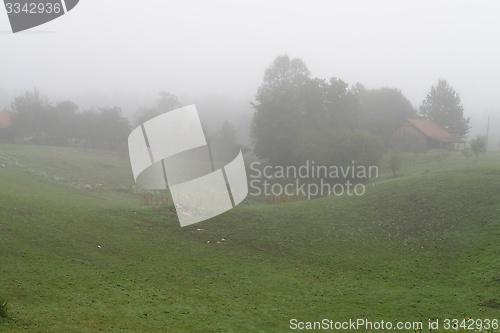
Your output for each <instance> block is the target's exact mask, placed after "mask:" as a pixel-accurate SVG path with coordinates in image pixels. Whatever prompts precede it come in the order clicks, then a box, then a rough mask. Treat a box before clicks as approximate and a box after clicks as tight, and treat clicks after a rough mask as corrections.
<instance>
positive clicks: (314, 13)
mask: <svg viewBox="0 0 500 333" xmlns="http://www.w3.org/2000/svg"><path fill="white" fill-rule="evenodd" d="M499 15H500V1H495V0H491V1H475V2H473V1H451V0H447V1H439V0H433V1H427V0H426V1H421V0H420V1H396V0H394V1H387V0H386V1H373V0H371V1H369V0H367V1H333V0H330V1H314V0H313V1H272V0H267V1H261V0H252V1H213V0H211V1H189V0H187V1H186V0H183V1H164V0H146V1H130V0H129V1H124V0H80V3H79V4H78V6H77V7H75V8H74V9H73V10H72V11H71V12H69V13H68V14H67V15H65V16H63V17H61V18H59V19H56V20H54V21H52V22H49V23H47V24H45V25H42V26H39V27H35V28H33V29H31V30H29V32H27V33H18V34H12V33H7V32H9V31H10V25H9V22H8V18H7V14H6V12H5V10H4V8H0V32H1V33H0V51H1V52H0V108H3V107H6V106H8V105H9V104H10V102H11V98H12V96H16V95H19V94H21V93H22V92H24V91H25V90H27V89H32V88H33V87H37V88H38V89H40V90H41V91H42V92H43V93H45V94H47V95H48V96H49V98H50V99H52V100H54V101H59V100H63V99H71V100H74V101H75V102H77V103H78V104H80V105H81V106H84V107H88V106H90V105H96V106H108V105H118V106H122V107H123V108H124V111H125V113H126V114H132V113H133V112H134V111H135V110H134V108H135V107H136V106H138V105H148V104H153V103H154V99H155V98H156V96H157V93H158V92H159V91H161V90H164V91H168V92H172V93H174V94H176V95H178V96H179V97H181V99H183V100H184V101H193V100H194V101H195V100H196V98H200V97H202V96H206V95H207V94H216V95H219V96H227V97H228V98H231V99H232V100H233V101H236V102H235V103H236V104H238V103H240V104H239V105H242V108H248V101H250V100H251V99H252V98H253V96H254V95H255V92H256V90H257V88H258V86H259V85H260V84H261V82H262V77H263V73H264V70H265V68H266V67H267V66H269V64H270V63H271V62H272V61H273V60H274V59H275V57H276V56H278V55H282V54H288V55H289V56H290V57H292V58H294V57H299V58H302V59H303V60H304V61H305V62H306V64H307V66H308V67H309V69H310V70H311V72H312V75H313V77H319V78H324V79H328V78H330V77H332V76H335V77H339V78H341V79H343V80H344V81H346V82H347V83H349V84H350V85H352V84H354V83H356V82H361V83H363V84H364V85H365V86H366V87H367V88H369V89H372V88H381V87H394V88H399V89H401V90H402V92H403V94H405V96H407V97H408V98H409V99H410V101H411V102H412V103H413V105H414V106H415V107H418V106H420V104H421V102H422V100H423V99H424V98H425V96H426V94H427V92H428V91H429V90H430V87H431V86H432V85H435V84H436V83H437V81H438V79H439V78H444V79H447V80H448V82H449V83H450V84H451V85H452V86H453V88H455V89H456V90H457V92H459V93H460V95H461V98H462V102H463V105H464V109H465V112H466V116H471V117H472V118H473V121H472V124H471V125H473V126H476V127H475V128H474V129H473V132H474V131H476V132H477V131H478V130H483V129H485V128H484V127H483V129H481V128H479V127H477V126H485V125H486V118H487V115H490V114H491V116H492V125H496V124H498V125H500V99H499V89H500V84H499V80H500V38H499V37H500V19H499ZM40 32H48V33H40ZM491 130H492V131H496V132H499V131H500V126H496V127H492V129H491Z"/></svg>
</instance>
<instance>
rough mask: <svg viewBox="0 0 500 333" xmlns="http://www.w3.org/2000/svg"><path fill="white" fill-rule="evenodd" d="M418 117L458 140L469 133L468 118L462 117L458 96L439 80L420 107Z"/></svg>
mask: <svg viewBox="0 0 500 333" xmlns="http://www.w3.org/2000/svg"><path fill="white" fill-rule="evenodd" d="M419 115H420V116H421V117H423V118H425V119H429V120H432V121H434V122H435V123H436V124H438V125H440V126H441V127H443V128H445V129H446V130H448V131H449V132H450V133H452V134H454V135H455V136H456V137H458V138H463V137H465V136H466V135H467V133H469V128H470V127H469V120H470V119H469V118H465V117H464V108H463V106H462V102H461V100H460V95H459V94H458V93H457V92H456V91H455V90H454V89H453V88H452V87H451V86H450V85H448V83H447V82H446V80H442V79H441V80H439V81H438V84H437V86H433V87H432V88H431V91H430V92H429V93H428V94H427V98H426V99H425V100H424V101H423V103H422V105H421V106H420V110H419Z"/></svg>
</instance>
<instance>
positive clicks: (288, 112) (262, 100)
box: [251, 55, 310, 164]
mask: <svg viewBox="0 0 500 333" xmlns="http://www.w3.org/2000/svg"><path fill="white" fill-rule="evenodd" d="M309 81H310V73H309V70H308V69H307V66H306V65H305V63H304V62H303V61H302V60H301V59H293V60H290V58H289V57H288V56H287V55H283V56H279V57H277V58H276V59H275V60H274V62H273V63H272V64H271V65H270V66H269V67H268V68H267V69H266V71H265V73H264V80H263V83H262V85H261V86H260V88H259V89H258V91H257V95H256V96H255V103H252V105H253V107H254V108H255V109H256V112H255V113H254V117H253V121H252V127H251V135H252V138H253V140H254V143H255V147H254V153H255V154H256V155H257V156H258V157H260V158H265V159H268V160H269V161H270V162H271V163H273V164H288V163H291V162H292V150H293V145H294V142H295V138H296V134H297V132H298V130H299V127H300V123H301V118H302V115H303V114H304V113H305V112H304V108H303V99H302V98H301V91H302V90H303V89H304V87H305V86H306V85H307V84H308V83H309Z"/></svg>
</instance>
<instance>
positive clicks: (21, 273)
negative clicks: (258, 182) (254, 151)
mask: <svg viewBox="0 0 500 333" xmlns="http://www.w3.org/2000/svg"><path fill="white" fill-rule="evenodd" d="M131 178H132V176H131V174H130V169H129V166H128V160H127V157H126V156H119V155H116V154H110V153H104V152H99V151H86V150H80V149H67V148H48V147H26V146H8V145H1V146H0V188H1V191H0V298H5V299H6V300H7V301H8V302H9V309H8V313H9V318H8V319H2V318H0V332H98V331H103V332H289V331H292V330H291V329H290V324H289V321H290V319H292V318H296V319H298V320H301V321H319V320H322V319H323V318H328V319H331V320H334V321H346V320H347V321H348V320H349V319H353V320H355V319H357V318H366V319H370V320H372V321H380V320H385V321H394V322H396V321H402V320H411V321H424V323H427V321H428V319H431V318H439V319H444V318H458V319H463V318H466V317H468V316H470V317H472V318H474V319H475V318H481V319H485V318H490V319H493V318H500V293H499V290H500V289H499V288H500V243H499V242H498V239H499V237H500V199H499V198H500V165H497V166H495V165H493V164H491V165H478V166H467V167H460V168H456V169H450V168H447V169H446V170H444V171H439V170H436V171H432V170H431V171H430V172H425V173H422V172H421V173H418V174H416V173H415V174H412V175H411V176H408V177H400V178H395V179H388V180H387V179H386V180H384V181H381V182H378V183H373V184H372V185H370V186H369V187H368V189H367V193H366V195H364V196H361V197H340V198H335V197H328V198H323V199H318V200H313V201H303V202H296V203H291V204H282V205H240V206H238V207H237V208H236V209H234V210H232V211H230V212H227V213H225V214H223V215H220V216H218V217H216V218H213V219H211V220H209V221H205V222H202V223H199V224H195V225H193V226H190V227H185V228H180V227H179V224H178V221H177V218H176V216H175V213H174V211H173V210H172V208H171V207H167V208H165V207H164V208H152V207H148V206H141V205H140V201H139V198H138V196H137V194H136V193H134V191H135V190H136V189H135V188H134V187H132V184H133V182H132V179H131ZM223 238H224V239H225V241H222V239H223ZM218 241H219V242H220V243H218ZM358 331H361V332H362V331H363V330H358ZM424 331H428V330H424ZM392 332H394V331H392Z"/></svg>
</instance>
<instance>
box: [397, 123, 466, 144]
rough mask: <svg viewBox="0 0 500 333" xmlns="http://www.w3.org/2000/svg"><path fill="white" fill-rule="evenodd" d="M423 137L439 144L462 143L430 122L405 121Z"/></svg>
mask: <svg viewBox="0 0 500 333" xmlns="http://www.w3.org/2000/svg"><path fill="white" fill-rule="evenodd" d="M406 120H407V121H408V122H409V123H410V124H412V125H413V126H415V127H416V128H417V129H418V130H419V131H420V132H422V133H423V134H424V135H425V136H427V137H429V138H431V139H434V140H437V141H440V142H464V141H462V140H460V139H459V138H457V137H456V136H454V135H453V134H451V133H450V132H448V131H447V130H445V129H444V128H442V127H440V126H439V125H438V124H436V123H435V122H433V121H431V120H426V119H406Z"/></svg>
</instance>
